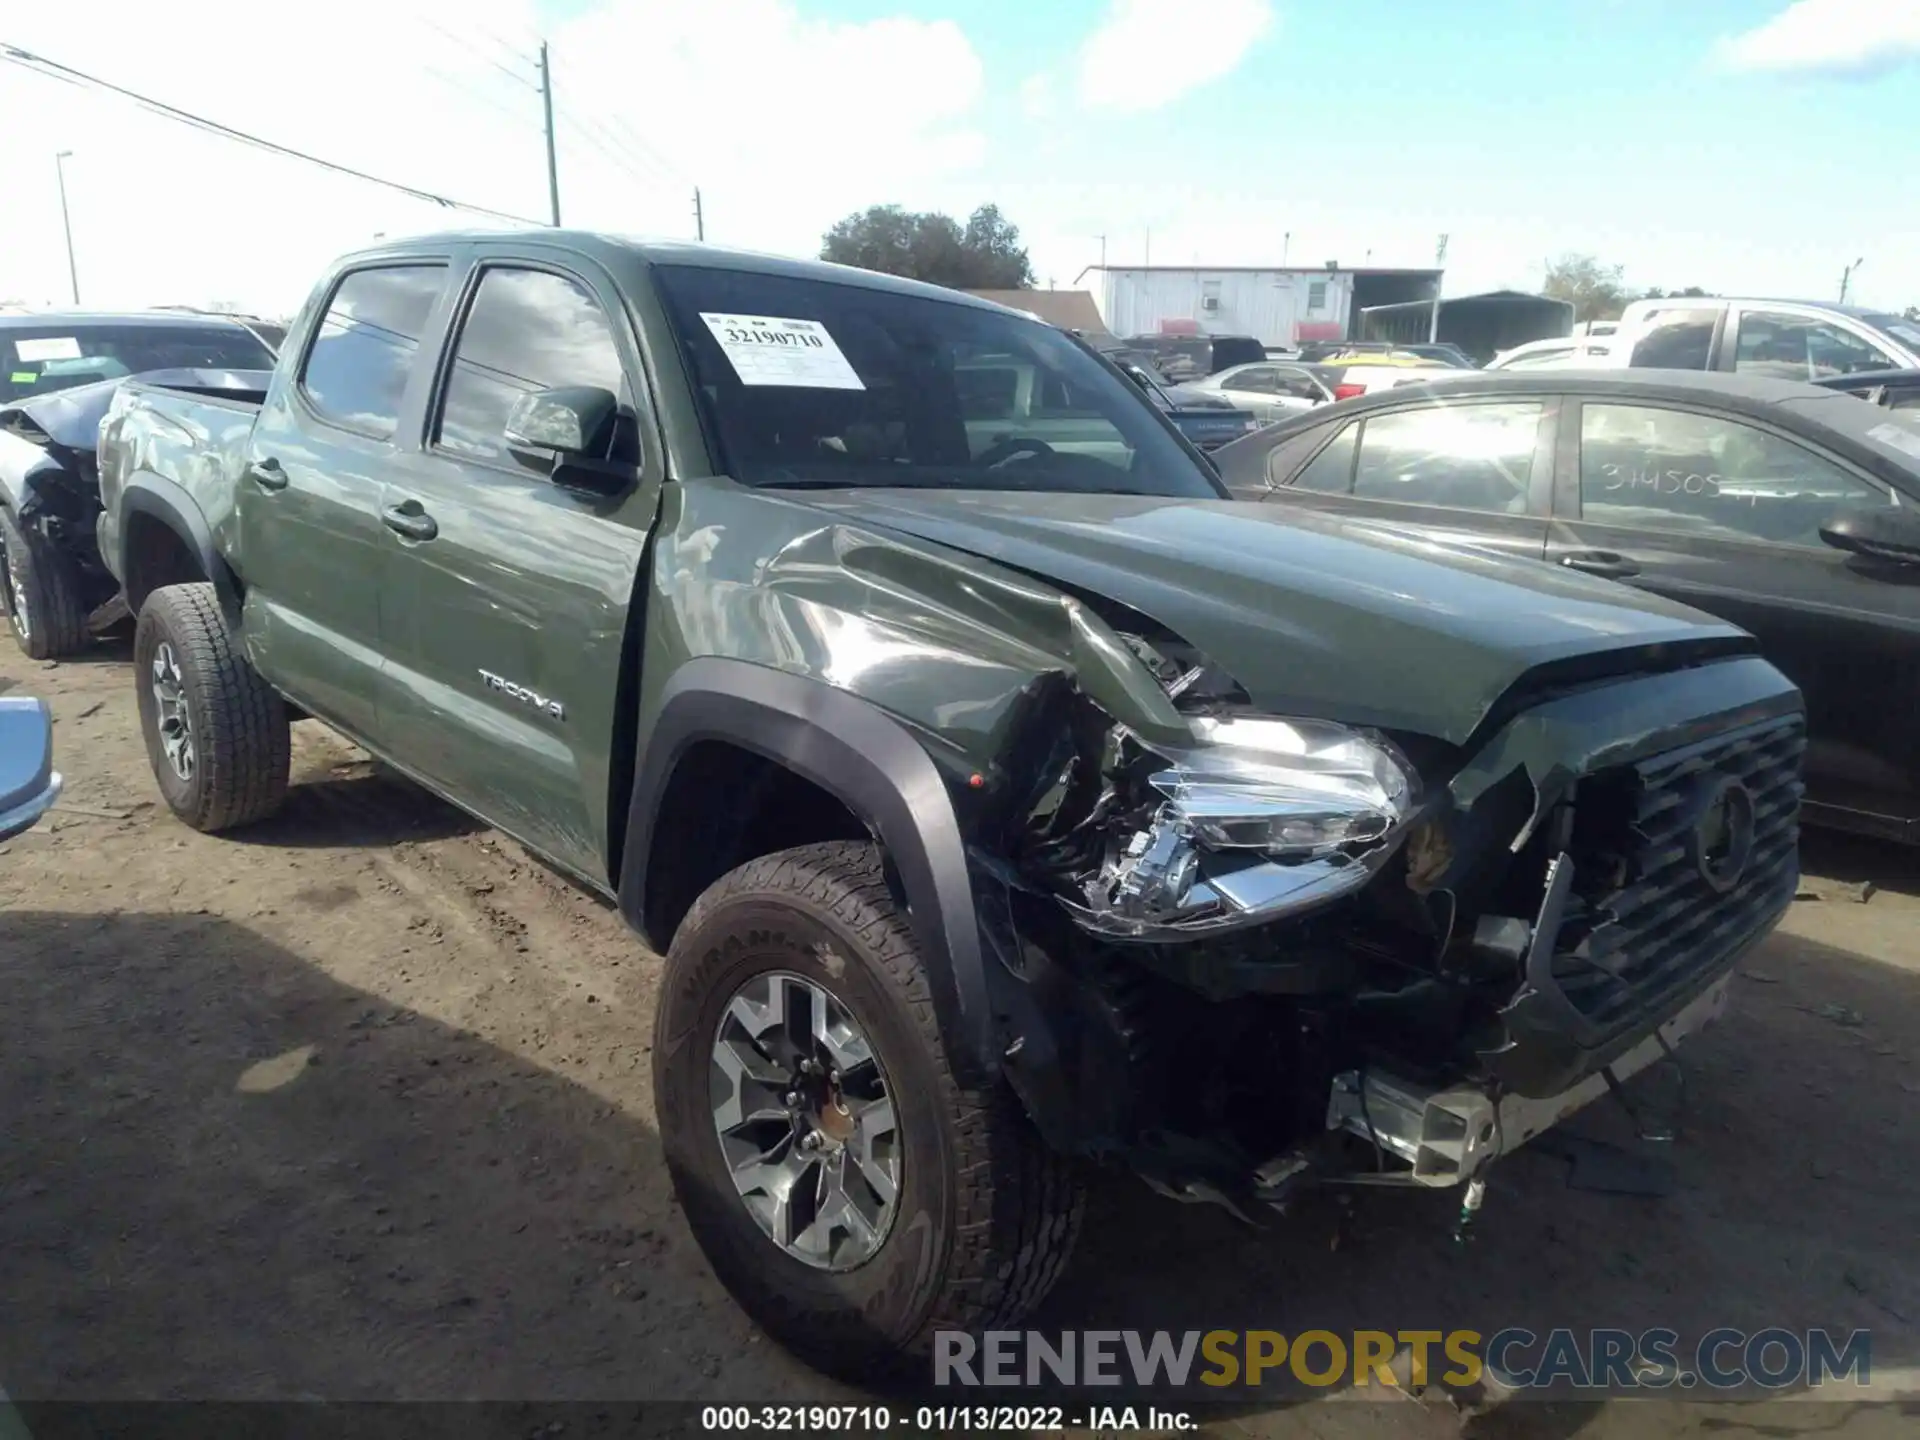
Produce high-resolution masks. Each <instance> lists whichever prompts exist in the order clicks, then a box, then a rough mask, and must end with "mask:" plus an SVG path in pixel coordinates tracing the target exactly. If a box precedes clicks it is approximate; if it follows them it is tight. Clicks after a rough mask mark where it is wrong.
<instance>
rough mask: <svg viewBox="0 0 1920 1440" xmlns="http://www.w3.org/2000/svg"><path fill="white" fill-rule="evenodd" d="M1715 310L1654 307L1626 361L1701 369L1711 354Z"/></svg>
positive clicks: (1663, 367)
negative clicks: (1657, 308) (1656, 308)
mask: <svg viewBox="0 0 1920 1440" xmlns="http://www.w3.org/2000/svg"><path fill="white" fill-rule="evenodd" d="M1719 319H1720V312H1719V311H1718V310H1656V311H1654V312H1653V313H1652V314H1651V315H1649V316H1648V317H1647V321H1646V328H1645V330H1643V331H1642V332H1641V335H1640V338H1639V339H1638V340H1637V341H1635V342H1634V347H1633V355H1632V356H1631V358H1630V360H1629V363H1630V364H1633V365H1636V366H1639V367H1642V368H1652V369H1656V370H1704V369H1706V368H1707V361H1708V360H1709V359H1711V358H1712V355H1713V327H1714V326H1715V325H1716V324H1717V323H1718V322H1719Z"/></svg>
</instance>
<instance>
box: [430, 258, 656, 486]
mask: <svg viewBox="0 0 1920 1440" xmlns="http://www.w3.org/2000/svg"><path fill="white" fill-rule="evenodd" d="M573 386H582V387H590V388H593V389H597V390H605V391H607V392H608V393H609V394H611V395H613V396H614V398H615V399H617V400H618V401H619V402H620V404H621V406H622V407H623V408H626V409H631V408H632V404H633V397H632V394H631V392H630V390H629V389H628V386H627V379H626V370H625V368H624V367H623V366H622V365H621V363H620V348H619V346H618V345H617V344H615V342H614V338H613V326H612V324H611V323H610V322H609V321H608V319H607V315H606V312H605V311H604V310H602V309H601V308H600V304H599V302H598V301H597V300H595V299H594V297H593V294H592V292H591V291H589V290H588V289H587V288H586V287H585V286H583V285H582V284H580V282H579V281H577V280H572V279H569V278H568V277H566V276H564V275H555V274H552V273H550V272H548V271H545V270H522V269H516V268H514V267H511V266H505V265H501V266H493V267H489V268H488V269H486V270H484V271H482V272H481V275H480V287H479V289H478V290H476V291H475V292H474V297H473V304H472V306H471V307H470V308H469V309H468V311H467V318H466V321H465V323H464V324H462V326H461V327H460V337H459V340H458V341H457V342H456V344H455V346H454V351H453V367H452V369H451V370H449V371H448V373H447V388H446V399H445V401H444V403H443V404H442V406H441V410H440V428H439V432H438V434H437V435H436V436H435V437H434V438H435V440H436V441H437V443H438V444H439V445H440V446H441V447H442V448H443V449H446V450H451V451H453V452H455V453H456V454H459V455H465V456H470V457H472V458H474V459H476V460H492V461H498V462H501V463H505V464H513V465H518V466H521V467H523V468H526V469H531V470H534V471H536V472H537V473H545V472H546V471H547V470H549V469H550V468H551V466H552V460H551V457H549V456H546V455H538V456H535V455H528V454H524V453H512V452H510V451H509V450H508V449H507V443H506V426H507V417H508V416H509V415H511V414H512V412H513V407H514V406H515V405H516V404H518V403H519V401H520V400H521V399H522V398H523V397H525V396H527V395H530V394H532V393H533V392H535V391H538V390H558V389H563V388H568V387H573ZM617 433H618V434H619V436H620V437H621V438H622V440H623V441H628V442H630V440H631V432H630V431H629V430H625V429H622V430H620V431H618V432H617ZM609 439H610V440H611V439H612V437H609ZM594 458H596V459H602V460H605V459H616V458H628V459H631V458H634V457H633V456H625V457H619V456H612V455H600V456H596V457H594Z"/></svg>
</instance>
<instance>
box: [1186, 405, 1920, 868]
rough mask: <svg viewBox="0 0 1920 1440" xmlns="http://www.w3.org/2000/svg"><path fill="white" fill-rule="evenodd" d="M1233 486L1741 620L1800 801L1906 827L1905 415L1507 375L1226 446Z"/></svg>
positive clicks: (1913, 632)
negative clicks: (1785, 714)
mask: <svg viewBox="0 0 1920 1440" xmlns="http://www.w3.org/2000/svg"><path fill="white" fill-rule="evenodd" d="M1215 459H1216V460H1217V461H1218V462H1219V465H1220V469H1221V473H1222V476H1223V478H1224V479H1225V480H1226V482H1227V484H1228V485H1229V486H1230V487H1231V488H1232V489H1233V491H1234V493H1235V495H1236V496H1239V497H1241V498H1244V499H1259V500H1265V501H1269V502H1273V503H1282V504H1288V505H1296V506H1303V507H1307V508H1311V509H1315V510H1322V511H1328V512H1332V513H1334V514H1338V515H1342V516H1347V517H1351V518H1359V519H1366V520H1373V521H1377V522H1378V523H1380V524H1381V525H1383V526H1386V527H1389V528H1391V529H1393V530H1395V531H1401V532H1406V531H1412V532H1414V533H1417V534H1420V535H1423V536H1427V537H1430V538H1432V539H1434V540H1438V541H1442V542H1445V543H1447V544H1449V545H1470V546H1473V547H1476V548H1479V549H1485V550H1497V551H1499V552H1501V553H1502V554H1506V555H1511V556H1524V557H1528V558H1532V559H1541V560H1547V561H1551V562H1552V563H1554V564H1556V565H1561V566H1565V567H1568V568H1570V569H1575V570H1582V571H1585V572H1587V573H1588V574H1594V575H1605V576H1610V577H1613V578H1615V579H1619V580H1624V581H1626V582H1627V583H1629V584H1632V585H1636V586H1639V587H1640V588H1642V589H1646V590H1651V591H1655V592H1657V593H1660V594H1663V595H1667V596H1669V597H1671V598H1673V599H1675V600H1680V601H1684V602H1685V603H1687V604H1689V605H1694V606H1697V607H1699V608H1700V609H1702V610H1706V611H1709V612H1710V613H1712V614H1715V615H1719V616H1721V617H1722V618H1723V619H1726V620H1730V621H1732V622H1733V623H1735V624H1737V625H1739V626H1741V627H1743V628H1745V629H1746V630H1748V631H1751V632H1752V633H1753V634H1754V635H1756V636H1757V637H1759V639H1760V641H1761V643H1762V646H1763V648H1764V649H1765V651H1766V653H1767V656H1768V658H1769V659H1771V660H1772V661H1773V662H1774V663H1775V664H1776V665H1778V666H1779V667H1780V668H1781V669H1782V670H1783V671H1785V672H1786V673H1787V675H1788V677H1789V678H1791V679H1792V680H1793V681H1794V682H1795V683H1796V684H1798V685H1799V686H1800V688H1801V689H1802V690H1803V691H1804V692H1805V694H1806V697H1807V711H1808V724H1809V728H1810V731H1811V742H1810V746H1809V750H1808V758H1807V783H1808V795H1809V799H1808V803H1807V807H1806V808H1807V817H1808V819H1809V820H1813V821H1817V822H1820V823H1824V824H1828V825H1834V826H1839V827H1842V828H1846V829H1853V830H1861V831H1866V832H1869V833H1873V834H1878V835H1883V836H1888V837H1892V838H1896V839H1901V840H1905V841H1908V842H1914V843H1920V740H1916V739H1915V734H1914V728H1913V716H1914V715H1915V714H1916V713H1920V426H1916V425H1915V424H1914V422H1913V417H1912V412H1908V413H1907V414H1905V415H1903V414H1900V413H1898V412H1894V413H1889V412H1888V411H1886V410H1884V409H1880V408H1878V407H1876V406H1873V405H1869V404H1866V403H1863V402H1862V401H1860V400H1858V399H1855V398H1853V397H1852V396H1850V395H1847V394H1844V393H1841V392H1838V391H1835V390H1831V389H1825V388H1822V387H1820V386H1815V385H1806V384H1801V383H1798V382H1794V381H1784V380H1769V379H1762V378H1758V377H1750V376H1743V375H1716V374H1695V373H1689V372H1679V371H1633V372H1622V371H1576V370H1557V371H1553V372H1551V373H1546V374H1532V375H1529V374H1525V373H1520V374H1511V373H1500V374H1493V375H1486V376H1475V377H1463V378H1462V379H1460V380H1446V381H1440V382H1436V383H1433V384H1428V385H1418V386H1405V387H1401V388H1399V389H1395V390H1392V391H1387V392H1383V393H1380V394H1376V395H1373V396H1370V397H1366V398H1364V399H1360V400H1354V401H1349V402H1346V403H1344V404H1342V405H1340V406H1338V407H1336V408H1333V409H1330V410H1327V411H1317V412H1312V413H1310V414H1309V415H1307V416H1306V417H1304V418H1302V419H1299V420H1293V421H1288V422H1286V423H1283V424H1280V425H1275V426H1272V427H1270V428H1268V429H1266V430H1263V431H1261V432H1260V433H1259V434H1257V435H1253V436H1250V437H1249V438H1247V439H1246V440H1243V441H1240V442H1238V443H1236V444H1233V445H1229V446H1227V447H1225V448H1224V449H1222V450H1220V451H1219V452H1217V454H1216V456H1215Z"/></svg>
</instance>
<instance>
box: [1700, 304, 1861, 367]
mask: <svg viewBox="0 0 1920 1440" xmlns="http://www.w3.org/2000/svg"><path fill="white" fill-rule="evenodd" d="M1734 368H1735V369H1736V370H1738V371H1740V373H1742V374H1743V375H1769V376H1772V377H1774V378H1775V379H1779V380H1818V379H1821V378H1823V377H1825V376H1828V375H1862V374H1866V373H1867V372H1869V371H1873V370H1894V369H1898V368H1899V362H1898V361H1896V360H1895V359H1894V358H1893V356H1891V355H1889V354H1888V353H1887V352H1886V351H1884V350H1882V349H1880V348H1879V347H1878V346H1875V345H1873V344H1871V343H1869V342H1868V341H1866V340H1863V339H1861V338H1860V337H1859V336H1858V335H1855V334H1853V333H1852V332H1850V331H1847V330H1843V329H1841V328H1840V326H1838V325H1836V324H1834V323H1833V322H1832V321H1830V320H1815V319H1813V318H1811V317H1809V316H1804V315H1789V314H1785V313H1778V312H1773V311H1766V310H1750V311H1748V312H1746V313H1745V314H1743V315H1742V316H1741V317H1740V334H1739V339H1738V341H1737V343H1736V344H1735V347H1734Z"/></svg>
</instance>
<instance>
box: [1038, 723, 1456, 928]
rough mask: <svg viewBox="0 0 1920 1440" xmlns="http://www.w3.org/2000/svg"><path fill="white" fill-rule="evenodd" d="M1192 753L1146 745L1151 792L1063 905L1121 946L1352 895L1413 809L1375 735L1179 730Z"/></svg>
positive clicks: (1406, 786)
mask: <svg viewBox="0 0 1920 1440" xmlns="http://www.w3.org/2000/svg"><path fill="white" fill-rule="evenodd" d="M1190 724H1191V728H1192V731H1193V738H1194V744H1193V745H1192V746H1179V747H1168V746H1157V747H1155V748H1154V750H1153V754H1154V755H1156V756H1157V757H1158V758H1159V759H1160V760H1162V761H1164V762H1165V765H1164V768H1159V769H1154V770H1151V771H1150V772H1148V775H1147V783H1148V784H1149V785H1150V786H1151V787H1152V789H1153V790H1154V791H1156V792H1157V793H1158V794H1159V795H1160V796H1161V797H1163V798H1162V800H1161V803H1160V804H1159V805H1158V806H1157V808H1155V810H1154V811H1153V814H1152V817H1151V818H1150V819H1149V820H1147V821H1146V823H1145V824H1144V825H1139V826H1138V828H1135V829H1133V830H1132V831H1131V832H1130V833H1125V834H1121V835H1116V836H1115V837H1114V840H1115V843H1114V847H1113V848H1112V849H1111V850H1110V851H1109V853H1108V859H1107V862H1106V864H1105V865H1103V866H1102V868H1101V871H1100V873H1099V874H1098V875H1097V876H1094V877H1090V878H1089V881H1088V883H1087V884H1086V885H1085V889H1084V893H1085V896H1086V901H1087V903H1086V904H1085V905H1084V906H1083V905H1079V904H1074V905H1072V907H1071V908H1072V910H1073V913H1074V914H1075V916H1076V917H1077V918H1078V919H1079V921H1080V923H1081V924H1082V925H1084V926H1086V927H1087V928H1089V929H1091V930H1093V931H1095V932H1096V933H1099V934H1103V935H1108V936H1113V937H1115V938H1121V939H1177V938H1181V937H1184V936H1188V935H1196V934H1202V933H1205V932H1207V931H1212V930H1222V929H1230V928H1232V927H1234V926H1237V925H1247V924H1258V923H1261V922H1264V921H1267V920H1273V919H1278V918H1279V917H1281V916H1283V915H1289V914H1296V913H1299V912H1300V911H1303V910H1307V909H1311V908H1313V907H1314V906H1317V905H1322V904H1326V903H1327V902H1329V901H1331V900H1335V899H1338V898H1339V897H1340V896H1342V895H1347V894H1351V893H1352V892H1353V891H1355V890H1357V889H1359V888H1360V887H1361V886H1363V885H1365V884H1366V883H1367V881H1368V880H1369V879H1371V878H1372V876H1373V874H1374V873H1375V872H1376V871H1377V870H1378V869H1379V867H1380V866H1381V865H1382V864H1384V863H1385V861H1386V859H1387V857H1388V856H1390V855H1391V854H1392V853H1393V850H1394V845H1393V844H1392V843H1391V842H1394V841H1396V840H1397V839H1398V838H1399V837H1400V836H1401V835H1402V834H1404V833H1405V830H1406V827H1407V823H1408V822H1409V821H1410V820H1411V819H1412V817H1413V814H1414V811H1415V807H1416V804H1417V801H1418V794H1417V784H1416V781H1415V778H1414V772H1413V770H1412V768H1411V767H1410V766H1409V765H1408V764H1407V762H1406V761H1405V760H1404V759H1403V758H1401V756H1400V755H1399V754H1398V752H1397V751H1395V750H1394V749H1393V747H1392V746H1391V745H1390V744H1389V743H1388V742H1386V741H1385V740H1380V739H1375V738H1373V737H1370V736H1367V735H1363V734H1360V733H1358V732H1356V731H1354V730H1350V729H1348V728H1347V727H1345V726H1342V725H1333V724H1329V723H1327V722H1325V721H1319V720H1281V719H1272V718H1267V717H1258V716H1256V717H1243V718H1227V719H1219V718H1212V717H1204V718H1199V719H1195V720H1193V721H1191V722H1190Z"/></svg>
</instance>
